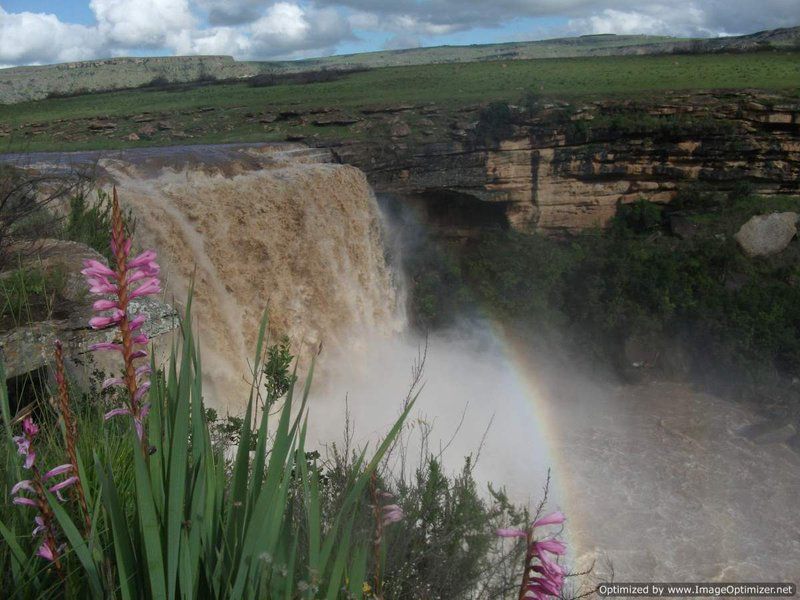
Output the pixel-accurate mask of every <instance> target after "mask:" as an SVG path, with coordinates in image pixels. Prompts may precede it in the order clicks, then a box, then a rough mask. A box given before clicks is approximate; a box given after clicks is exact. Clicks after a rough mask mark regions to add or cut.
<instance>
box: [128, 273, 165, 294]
mask: <svg viewBox="0 0 800 600" xmlns="http://www.w3.org/2000/svg"><path fill="white" fill-rule="evenodd" d="M160 293H161V287H160V284H159V282H158V279H156V278H155V277H150V278H148V279H144V280H143V281H142V283H141V284H140V285H139V287H137V288H136V289H135V290H133V291H132V292H131V293H130V298H131V299H133V298H139V297H140V296H153V295H155V294H160Z"/></svg>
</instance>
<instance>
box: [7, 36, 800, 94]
mask: <svg viewBox="0 0 800 600" xmlns="http://www.w3.org/2000/svg"><path fill="white" fill-rule="evenodd" d="M797 47H800V27H793V28H787V29H776V30H772V31H764V32H758V33H754V34H749V35H744V36H735V37H725V38H714V39H681V38H672V37H662V36H646V35H622V36H620V35H590V36H580V37H572V38H558V39H552V40H542V41H535V42H511V43H504V44H483V45H471V46H438V47H431V48H412V49H407V50H386V51H379V52H367V53H362V54H350V55H340V56H330V57H324V58H314V59H307V60H299V61H269V62H246V61H236V60H234V59H233V58H231V57H228V56H176V57H150V58H114V59H107V60H95V61H85V62H77V63H65V64H59V65H46V66H30V67H14V68H9V69H0V104H13V103H19V102H26V101H30V100H41V99H44V98H47V97H49V96H54V95H55V96H63V95H79V94H83V93H89V92H99V91H112V90H121V89H130V88H137V87H144V86H148V85H152V84H153V83H160V84H164V83H190V82H198V81H214V80H217V81H219V80H223V81H228V80H237V79H247V78H251V77H255V76H257V75H263V74H278V75H280V74H290V73H303V72H309V71H320V70H350V69H356V70H357V69H374V68H382V67H397V66H414V65H426V64H446V63H465V62H479V61H498V60H531V59H541V58H579V57H599V56H629V55H651V54H674V53H677V54H685V53H691V54H702V53H714V52H750V51H756V50H765V49H791V48H797Z"/></svg>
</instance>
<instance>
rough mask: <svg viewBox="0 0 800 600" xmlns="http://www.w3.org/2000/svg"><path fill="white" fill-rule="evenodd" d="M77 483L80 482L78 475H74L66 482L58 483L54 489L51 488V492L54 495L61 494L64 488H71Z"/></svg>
mask: <svg viewBox="0 0 800 600" xmlns="http://www.w3.org/2000/svg"><path fill="white" fill-rule="evenodd" d="M76 481H78V477H77V475H73V476H72V477H67V478H66V479H65V480H64V481H61V482H60V483H57V484H55V485H54V486H53V487H51V488H50V491H51V492H53V493H55V492H60V491H61V490H63V489H64V488H68V487H69V486H71V485H72V484H73V483H75V482H76Z"/></svg>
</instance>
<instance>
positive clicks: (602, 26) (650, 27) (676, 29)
mask: <svg viewBox="0 0 800 600" xmlns="http://www.w3.org/2000/svg"><path fill="white" fill-rule="evenodd" d="M707 20H708V19H707V15H706V14H705V13H704V12H703V11H702V10H700V9H699V8H697V7H696V6H694V5H693V4H690V5H688V6H684V7H682V10H675V9H674V7H673V8H667V7H665V6H658V5H651V6H650V7H649V9H647V10H642V11H623V10H614V9H610V8H607V9H605V10H604V11H602V12H601V13H598V14H594V15H592V16H589V17H584V18H579V19H572V20H570V22H569V25H568V27H569V29H570V30H572V31H574V32H576V33H616V34H622V35H631V34H647V35H674V36H685V37H691V36H714V35H721V34H723V32H722V31H719V30H717V31H714V30H713V29H710V28H709V27H708V26H707Z"/></svg>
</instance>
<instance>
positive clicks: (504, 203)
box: [5, 91, 800, 581]
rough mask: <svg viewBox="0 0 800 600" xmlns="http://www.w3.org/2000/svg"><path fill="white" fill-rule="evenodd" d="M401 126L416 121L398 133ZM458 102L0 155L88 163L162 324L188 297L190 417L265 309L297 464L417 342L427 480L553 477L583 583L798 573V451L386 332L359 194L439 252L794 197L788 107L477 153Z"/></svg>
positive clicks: (239, 369)
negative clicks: (298, 438)
mask: <svg viewBox="0 0 800 600" xmlns="http://www.w3.org/2000/svg"><path fill="white" fill-rule="evenodd" d="M424 110H427V111H428V114H426V115H425V118H426V119H428V121H430V123H432V125H431V124H426V123H422V124H421V123H420V122H419V120H418V119H417V117H419V116H420V115H421V114H422V112H423V111H424ZM481 110H482V108H481V107H471V108H469V109H467V110H465V111H464V112H463V113H461V114H460V115H459V116H458V117H457V118H456V119H455V120H453V119H452V117H451V116H450V115H449V114H446V113H445V112H443V111H440V110H439V109H431V108H430V107H428V108H425V107H414V106H404V107H394V108H391V109H389V110H388V111H386V112H382V113H373V114H371V115H369V116H367V117H364V120H362V121H360V122H358V123H357V125H360V126H361V127H362V128H364V130H365V131H369V127H370V126H371V125H376V124H377V125H379V126H380V127H383V128H384V129H386V130H388V134H387V135H385V136H383V137H370V136H366V137H362V138H356V139H351V140H334V141H330V140H328V141H322V140H314V139H308V140H306V143H305V144H299V143H280V144H234V145H222V146H182V147H167V148H152V149H147V148H143V149H134V150H123V151H107V152H99V151H97V152H84V153H77V154H29V155H16V156H15V155H8V156H7V157H6V158H5V160H7V161H10V162H12V163H13V164H16V165H17V166H24V167H25V168H28V169H74V168H78V167H80V165H83V167H82V168H85V167H89V166H91V167H92V168H93V169H95V173H96V177H97V181H98V183H99V184H100V185H101V186H102V187H104V188H106V189H107V188H108V187H109V186H111V185H117V186H118V187H119V190H120V194H121V197H122V200H123V202H124V204H125V206H126V207H128V208H130V209H131V210H132V213H133V215H134V216H135V217H136V223H137V224H136V235H137V239H138V240H139V241H140V243H141V244H142V245H144V246H153V247H155V248H156V249H157V250H158V251H159V254H160V260H161V262H162V267H163V269H164V273H165V275H166V277H165V283H166V288H167V291H168V294H167V298H166V300H167V301H168V302H169V303H171V304H174V305H175V306H176V308H177V310H178V312H180V309H181V308H182V305H183V304H184V303H185V301H186V298H187V297H188V293H189V290H190V289H193V290H194V297H193V302H194V316H195V324H196V327H197V331H198V332H199V335H200V340H201V346H202V350H203V364H204V367H206V368H207V371H206V381H205V384H206V390H207V400H208V402H209V405H210V406H215V407H217V408H219V409H221V410H227V411H230V412H231V413H232V414H237V411H240V410H241V408H242V401H243V399H244V396H243V395H242V393H241V392H242V391H243V390H246V388H247V385H248V381H249V378H250V374H249V370H248V368H249V362H248V357H249V356H250V352H251V351H252V347H253V345H254V341H255V337H256V334H257V330H258V322H259V319H260V317H261V314H262V310H263V309H264V308H267V307H269V309H270V333H271V336H272V340H275V339H277V338H279V337H280V336H282V335H287V336H289V338H290V339H291V342H292V347H293V349H294V350H295V351H296V353H297V354H298V355H299V356H300V357H301V360H302V361H303V362H302V365H303V368H305V367H307V366H308V365H309V364H310V362H311V358H312V357H314V356H318V359H317V360H318V363H319V367H320V370H319V374H320V376H319V379H318V380H317V381H316V383H315V384H314V387H313V389H312V399H311V403H310V410H311V421H310V430H309V431H310V435H312V437H313V439H314V440H315V442H316V443H318V444H319V446H320V448H324V444H325V443H327V442H331V441H336V440H337V439H340V436H341V435H342V430H343V428H344V427H345V423H344V419H345V416H344V415H346V414H349V415H350V416H352V417H353V420H354V424H355V426H356V428H357V429H356V431H357V434H356V435H355V439H354V441H355V442H356V443H366V442H370V441H373V440H374V439H376V438H378V437H380V435H381V434H382V433H383V432H385V430H386V426H387V425H388V424H389V423H391V421H392V419H393V418H394V417H395V416H396V414H397V412H398V410H399V408H400V407H401V406H402V402H403V400H404V394H405V386H406V385H407V383H408V380H409V378H410V377H409V373H410V371H411V368H412V364H413V363H414V361H415V360H416V359H417V358H418V357H419V352H420V349H421V348H423V347H426V348H428V364H427V371H426V373H427V374H426V377H425V387H424V389H423V393H422V395H421V397H420V401H419V404H418V406H417V409H416V410H417V411H419V412H418V413H416V414H415V418H416V419H417V420H416V421H415V424H416V425H415V426H416V427H422V424H423V423H434V424H436V426H437V429H436V430H435V431H436V433H435V438H434V442H435V443H439V442H440V441H441V443H442V446H443V447H446V449H447V456H446V464H447V467H448V468H450V469H456V468H458V466H459V463H460V461H461V460H462V458H463V456H464V455H465V454H470V453H473V452H478V453H479V454H480V455H481V456H480V460H479V465H480V466H479V469H478V471H477V475H478V478H479V483H480V484H481V485H483V484H485V483H487V482H489V481H493V482H495V483H497V484H501V485H506V486H507V487H508V490H509V493H510V495H511V497H512V498H513V499H515V500H518V501H521V502H529V501H531V502H535V501H536V500H537V499H538V493H539V490H540V488H541V485H542V483H543V481H544V478H545V473H546V471H547V468H551V469H553V489H552V497H551V502H552V503H553V504H554V505H556V506H560V507H563V508H564V509H565V511H566V512H567V513H568V515H569V519H570V520H569V521H568V531H569V535H570V536H572V537H570V538H568V541H569V543H570V548H571V552H572V559H574V561H575V564H576V565H580V566H585V565H587V564H590V563H591V562H592V561H596V565H597V572H596V573H597V575H598V577H603V576H608V575H609V570H608V568H607V564H606V560H607V561H608V562H609V563H610V564H611V565H612V566H613V569H614V573H615V576H616V578H617V579H618V580H626V579H627V580H648V579H675V578H676V577H675V575H676V574H680V577H678V579H681V580H687V581H688V580H696V581H699V580H714V581H727V580H738V579H753V580H766V579H775V580H778V579H783V580H792V579H797V578H798V577H800V572H798V565H800V543H799V542H798V540H800V520H798V517H797V512H796V510H795V504H796V498H797V496H798V494H800V479H798V476H797V473H798V472H800V470H798V466H800V459H798V455H797V452H796V451H795V450H793V449H792V448H791V447H790V446H789V445H788V444H786V443H785V442H786V439H785V437H787V436H784V437H783V438H781V437H774V436H773V437H770V436H761V437H757V438H753V437H752V436H748V435H747V432H748V431H752V430H753V428H754V427H758V426H759V425H760V423H761V422H762V415H761V414H760V413H759V411H758V410H757V409H756V407H754V406H749V405H746V404H737V403H734V402H731V401H729V400H727V399H725V398H720V397H717V396H714V395H713V394H710V393H706V392H703V391H700V390H696V389H693V388H692V387H691V386H689V385H688V384H686V383H683V382H670V381H652V382H643V383H639V384H636V385H625V384H621V383H619V382H618V381H616V380H614V379H613V378H612V377H603V376H602V374H601V375H600V376H598V375H597V374H595V375H594V376H592V377H590V376H588V375H584V374H583V373H580V372H576V371H575V370H574V369H571V368H570V365H564V364H558V362H557V361H556V360H555V359H554V357H546V358H544V359H542V358H541V357H536V356H534V355H532V354H529V353H528V351H527V350H526V349H525V347H524V340H522V341H521V340H519V339H516V337H515V335H514V334H513V333H512V334H509V333H508V332H503V331H502V330H501V329H500V328H495V325H496V324H494V323H488V324H487V323H483V324H481V325H480V326H478V325H475V326H474V327H473V328H472V329H467V330H466V331H463V330H462V331H456V332H436V333H434V334H432V335H431V336H430V337H429V338H428V339H427V341H426V339H424V338H422V337H419V336H418V335H417V334H415V333H414V332H411V331H409V330H408V329H407V327H406V324H405V321H404V314H403V300H404V298H403V296H404V286H403V274H402V273H398V272H397V271H396V269H395V268H393V267H396V264H395V263H396V260H393V259H392V255H393V254H396V253H398V252H400V253H401V252H402V251H403V249H402V248H393V247H391V244H390V243H389V242H390V240H391V233H392V232H391V231H390V227H391V226H390V225H387V224H386V222H384V221H383V220H382V216H381V214H380V212H379V208H378V203H377V201H376V197H375V193H379V194H387V195H391V196H393V197H395V198H397V199H399V200H400V201H402V202H408V203H411V204H414V205H416V206H418V207H420V208H421V209H422V210H423V212H424V213H426V217H425V218H424V219H422V221H421V222H422V225H423V226H424V227H430V228H432V229H434V230H436V232H437V235H441V236H443V237H448V236H455V237H458V238H460V239H461V238H464V237H468V236H469V235H471V234H473V233H474V232H475V231H476V230H480V229H484V228H487V227H501V228H512V229H516V230H518V231H521V232H533V231H538V232H543V233H546V234H548V235H552V236H559V235H564V234H567V233H570V232H576V231H582V230H586V229H591V228H597V227H603V226H605V225H607V224H608V222H609V220H610V219H611V218H612V217H613V216H614V214H615V213H616V210H617V207H618V205H619V204H624V203H630V202H635V201H637V200H639V199H644V200H646V201H649V202H653V203H659V204H668V203H670V202H673V201H675V200H676V199H677V198H679V195H680V194H681V193H682V192H686V191H689V192H690V191H691V189H692V187H691V186H693V185H698V184H704V185H707V186H710V187H711V188H713V189H716V190H720V191H730V190H732V189H734V186H735V185H737V184H738V183H740V182H743V181H744V182H747V183H748V184H749V185H751V186H752V187H753V189H754V190H755V191H756V192H757V193H758V194H761V195H784V194H785V195H792V194H797V193H798V192H800V188H798V185H800V184H799V182H800V140H798V131H799V128H800V105H799V104H798V101H797V98H792V97H789V96H779V95H773V94H766V93H763V92H749V91H748V92H735V93H734V92H731V93H728V92H725V93H722V92H719V93H706V94H681V93H672V94H669V95H665V96H664V97H663V98H661V99H659V100H658V101H653V100H651V101H648V102H635V101H631V100H604V101H597V102H588V103H586V104H585V105H584V104H581V103H572V104H565V103H537V105H536V106H535V110H528V109H524V108H521V107H511V110H512V114H513V119H512V122H511V123H510V126H511V127H512V130H511V132H510V134H509V135H508V136H505V137H504V138H503V139H499V140H495V141H494V142H492V141H486V140H485V139H482V138H481V128H480V120H481ZM285 118H286V119H294V120H297V122H300V121H301V120H303V119H309V118H311V117H310V115H308V114H295V115H291V116H286V117H285ZM314 118H316V119H319V118H320V117H318V116H317V117H314ZM327 118H331V119H332V118H334V116H332V115H330V116H328V117H327ZM632 121H635V122H636V123H639V124H638V125H637V124H632V123H631V122H632ZM429 128H430V131H432V132H433V134H432V135H427V134H426V133H425V131H428V129H429ZM392 131H393V132H394V135H393V134H392V133H391V132H392ZM426 138H429V139H427V141H426ZM553 354H556V352H553ZM459 423H461V425H459ZM456 433H457V434H458V435H456V437H455V438H453V439H452V440H450V443H448V439H450V436H452V435H453V434H456ZM654 507H656V508H654Z"/></svg>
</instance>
